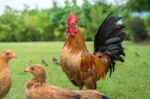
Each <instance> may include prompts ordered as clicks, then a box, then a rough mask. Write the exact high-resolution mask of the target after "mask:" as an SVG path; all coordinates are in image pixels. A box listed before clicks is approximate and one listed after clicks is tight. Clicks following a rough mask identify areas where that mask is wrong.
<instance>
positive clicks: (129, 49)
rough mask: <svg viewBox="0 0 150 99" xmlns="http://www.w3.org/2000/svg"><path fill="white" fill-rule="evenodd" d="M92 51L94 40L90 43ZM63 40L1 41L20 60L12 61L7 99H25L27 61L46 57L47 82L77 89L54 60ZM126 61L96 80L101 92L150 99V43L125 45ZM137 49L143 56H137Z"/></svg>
mask: <svg viewBox="0 0 150 99" xmlns="http://www.w3.org/2000/svg"><path fill="white" fill-rule="evenodd" d="M87 45H88V48H89V50H90V51H91V52H92V49H93V45H92V43H90V42H89V43H87ZM62 46H63V43H62V42H46V43H45V42H44V43H38V42H37V43H0V51H1V52H2V51H3V50H4V49H6V48H11V49H13V50H14V51H15V52H16V54H17V57H18V59H16V60H15V59H13V60H11V61H10V62H9V64H10V70H11V74H12V79H13V83H12V88H11V90H10V91H9V94H8V95H7V96H6V97H5V98H4V99H23V98H24V95H23V93H24V84H25V82H26V81H27V80H29V79H30V78H31V77H32V76H31V75H30V74H27V73H24V69H25V68H26V66H27V64H28V61H29V60H30V59H32V61H33V63H36V64H37V63H41V59H42V58H44V59H46V60H47V61H48V63H49V66H47V67H44V68H45V69H46V73H47V82H48V83H50V84H54V85H56V86H60V87H64V88H66V89H71V90H74V89H77V88H76V87H74V86H73V85H72V84H71V83H70V82H69V81H68V79H67V78H66V76H65V74H64V73H63V72H62V70H61V68H60V67H59V66H57V65H54V64H53V63H52V57H53V56H56V57H58V58H59V54H60V51H61V48H62ZM124 46H125V51H126V57H125V63H123V64H122V63H119V62H118V63H117V65H116V69H115V72H114V73H113V74H112V76H111V77H109V76H106V78H105V79H103V80H100V81H99V82H97V85H98V89H97V90H98V91H99V92H101V93H103V94H105V95H107V96H109V97H110V99H149V98H150V60H149V59H150V45H137V44H133V43H130V42H126V43H125V44H124ZM135 52H137V53H138V54H139V55H140V56H136V55H135Z"/></svg>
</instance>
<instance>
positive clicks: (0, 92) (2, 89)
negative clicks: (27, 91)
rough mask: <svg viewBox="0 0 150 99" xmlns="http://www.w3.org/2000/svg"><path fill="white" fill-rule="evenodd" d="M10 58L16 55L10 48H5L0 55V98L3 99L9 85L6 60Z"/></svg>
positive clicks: (9, 79)
mask: <svg viewBox="0 0 150 99" xmlns="http://www.w3.org/2000/svg"><path fill="white" fill-rule="evenodd" d="M12 58H16V55H15V53H14V52H13V51H12V50H11V49H7V50H5V51H4V52H3V53H2V54H1V55H0V99H3V97H4V96H5V95H6V94H7V93H8V92H9V90H10V87H11V74H10V72H9V68H8V61H9V60H10V59H12Z"/></svg>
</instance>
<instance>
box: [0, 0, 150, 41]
mask: <svg viewBox="0 0 150 99" xmlns="http://www.w3.org/2000/svg"><path fill="white" fill-rule="evenodd" d="M56 1H57V0H53V7H52V8H49V9H41V10H39V9H29V8H28V6H26V5H25V9H24V10H23V11H17V10H14V9H13V8H10V7H9V6H6V8H5V11H4V13H3V14H2V15H0V41H5V42H9V41H11V42H12V41H13V42H20V41H61V40H64V39H65V35H64V33H65V22H66V19H67V16H68V15H69V14H70V13H75V14H76V15H77V16H78V26H79V28H80V29H81V31H82V33H83V34H84V37H85V39H86V40H88V41H91V40H93V39H94V36H95V33H96V32H97V30H98V27H99V25H100V24H101V22H102V21H103V20H104V18H105V17H106V16H107V15H108V14H109V13H111V12H112V13H113V14H114V15H116V16H122V17H123V20H121V22H123V23H124V24H125V26H126V27H127V28H126V30H125V31H126V32H127V33H128V38H127V39H128V40H133V41H141V40H143V39H145V38H148V36H149V35H150V14H147V15H146V16H143V17H142V18H141V16H136V14H134V13H139V15H140V13H143V12H144V13H150V8H149V6H148V5H147V2H148V1H147V0H143V2H142V3H143V4H142V5H140V3H141V0H136V4H135V3H133V2H134V1H135V0H127V2H126V3H124V4H122V5H119V4H117V3H116V4H115V5H111V4H108V3H107V2H106V0H95V1H94V2H93V3H90V2H89V1H88V0H83V4H82V6H77V3H76V2H77V1H76V0H66V1H65V6H64V7H60V6H59V5H58V4H57V2H56ZM120 2H121V1H120ZM133 5H134V6H133Z"/></svg>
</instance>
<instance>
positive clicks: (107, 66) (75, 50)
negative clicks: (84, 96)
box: [60, 14, 126, 89]
mask: <svg viewBox="0 0 150 99" xmlns="http://www.w3.org/2000/svg"><path fill="white" fill-rule="evenodd" d="M119 19H120V18H116V17H114V16H110V15H109V16H107V17H106V18H105V20H104V21H103V22H102V24H101V25H100V27H99V29H98V31H97V33H96V35H95V39H94V52H93V54H92V53H89V51H88V49H87V47H86V44H85V40H84V38H83V36H82V34H81V32H80V30H79V27H78V25H77V16H75V15H73V14H71V15H69V16H68V19H67V22H66V33H67V35H68V38H67V39H66V41H65V43H64V46H63V49H62V51H61V55H60V63H61V67H62V69H63V71H64V72H65V74H66V75H67V77H68V79H69V80H70V81H71V82H72V83H73V84H74V85H75V86H77V87H79V89H82V88H83V86H84V85H85V86H86V88H87V89H96V81H98V80H99V79H101V78H104V77H105V75H106V74H107V72H110V75H111V73H112V71H114V69H115V64H116V61H121V62H124V59H123V56H125V53H124V48H123V47H122V42H123V40H124V39H125V37H126V33H125V32H123V28H124V26H123V25H122V24H117V22H118V20H119Z"/></svg>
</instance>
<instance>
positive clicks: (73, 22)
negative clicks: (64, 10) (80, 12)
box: [66, 14, 78, 36]
mask: <svg viewBox="0 0 150 99" xmlns="http://www.w3.org/2000/svg"><path fill="white" fill-rule="evenodd" d="M77 32H78V27H77V16H75V15H74V14H70V15H69V16H68V19H67V22H66V33H68V34H69V36H75V34H76V33H77Z"/></svg>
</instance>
